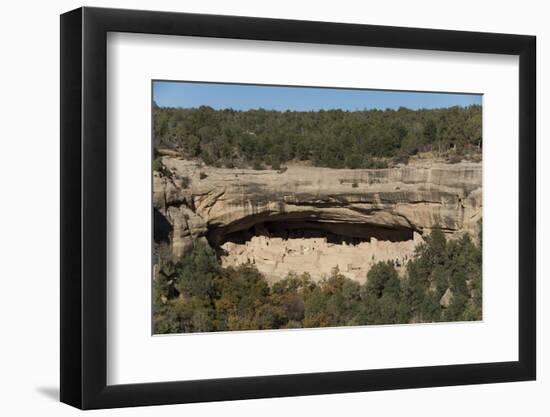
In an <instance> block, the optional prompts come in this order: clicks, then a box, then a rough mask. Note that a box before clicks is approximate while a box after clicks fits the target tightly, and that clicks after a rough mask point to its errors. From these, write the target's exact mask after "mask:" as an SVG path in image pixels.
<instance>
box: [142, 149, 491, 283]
mask: <svg viewBox="0 0 550 417" xmlns="http://www.w3.org/2000/svg"><path fill="white" fill-rule="evenodd" d="M163 164H164V166H165V167H166V168H167V169H168V170H169V171H170V172H171V174H170V175H169V176H166V175H161V174H159V173H157V172H155V173H154V176H153V205H154V208H155V225H162V230H160V229H161V227H158V228H157V226H155V229H159V231H157V230H155V239H156V240H157V241H159V240H161V241H162V240H165V241H167V242H169V244H170V245H171V249H172V252H173V254H174V255H175V256H182V255H183V254H184V253H185V252H186V250H187V249H188V248H189V247H190V246H191V245H192V242H193V241H194V240H196V239H201V240H204V241H208V242H209V244H210V245H212V246H213V247H214V248H216V249H217V250H219V251H220V254H221V256H222V262H223V264H224V265H237V264H239V263H243V262H251V263H254V264H256V266H257V267H258V269H259V270H260V271H261V272H263V273H265V274H266V276H267V277H268V279H270V280H276V279H280V278H284V277H285V276H286V274H287V272H289V271H294V272H309V273H310V274H311V275H312V276H313V277H314V278H317V277H320V276H321V275H322V274H328V273H330V270H331V269H332V268H334V267H336V266H337V267H338V269H339V270H340V272H341V273H343V274H344V275H346V276H348V277H350V278H353V279H356V280H359V281H361V280H364V278H365V275H366V272H367V271H368V269H369V265H371V264H372V263H373V262H377V261H381V260H393V261H394V262H396V263H399V264H402V263H404V262H406V259H408V258H410V256H411V255H412V253H413V251H414V247H415V245H416V244H418V243H419V242H421V241H422V239H423V238H422V236H425V235H426V233H429V231H430V230H431V229H432V228H433V227H435V226H438V227H441V228H442V229H443V230H444V231H445V232H446V233H447V234H448V236H450V237H453V236H457V235H460V234H461V233H464V232H469V233H471V234H477V232H478V227H479V223H478V222H479V220H480V219H481V215H482V194H481V183H482V168H481V164H479V163H466V162H463V163H458V164H442V163H433V162H427V161H426V162H423V163H416V164H414V165H409V166H400V167H397V168H389V169H378V170H373V169H357V170H351V169H330V168H318V167H307V166H288V168H287V169H286V170H285V171H284V172H281V171H282V170H281V171H279V172H277V171H273V170H262V171H257V170H252V169H225V168H214V167H207V166H204V165H203V164H201V163H200V162H198V161H188V160H183V159H178V158H174V157H163ZM161 232H162V233H161Z"/></svg>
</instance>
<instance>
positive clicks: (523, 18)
mask: <svg viewBox="0 0 550 417" xmlns="http://www.w3.org/2000/svg"><path fill="white" fill-rule="evenodd" d="M81 5H82V3H80V2H77V1H71V0H59V1H57V2H55V3H50V2H39V1H27V2H23V1H20V2H17V3H16V2H15V1H12V2H8V3H6V4H4V5H3V8H2V19H1V23H0V31H1V36H0V42H1V51H2V55H1V56H2V61H1V64H0V73H1V78H0V79H1V80H2V82H3V84H2V89H1V90H0V91H1V93H0V94H1V99H0V115H1V116H0V120H1V121H2V130H1V132H2V133H1V140H2V151H1V152H0V184H2V187H1V191H2V199H1V201H2V203H3V204H1V205H0V211H1V212H0V231H1V232H0V233H1V237H2V239H1V241H0V245H1V248H0V249H1V250H0V254H1V255H0V260H1V265H2V274H1V282H2V287H1V291H0V325H1V329H2V336H1V339H2V342H1V343H0V393H1V394H0V398H1V400H0V411H1V414H3V415H33V414H32V413H40V414H41V415H59V416H65V415H75V414H76V413H77V411H76V410H75V409H72V408H70V407H68V406H65V405H62V404H60V403H58V402H57V401H58V400H57V396H58V392H59V388H58V387H59V385H58V379H59V370H58V369H59V360H58V356H59V353H58V351H59V342H58V340H59V324H58V311H59V249H58V248H59V17H58V15H59V14H60V13H62V12H64V11H67V10H70V9H73V8H76V7H79V6H81ZM86 5H89V6H103V7H124V8H139V9H158V10H169V11H182V12H183V11H187V12H198V13H217V14H238V15H249V16H265V17H280V18H292V19H309V20H326V21H341V22H353V23H371V24H380V25H395V26H417V27H431V28H441V29H461V30H475V31H493V32H509V33H522V34H534V35H537V37H538V75H539V78H538V89H537V93H538V119H539V125H538V138H539V156H538V162H539V168H538V171H539V182H538V184H539V185H538V193H539V198H538V200H539V201H538V209H539V223H538V235H539V247H538V257H539V260H540V261H539V265H538V266H539V273H538V276H539V285H538V300H539V302H538V316H539V323H538V331H539V333H538V334H539V339H538V349H539V366H538V374H539V377H538V381H537V382H528V383H508V384H496V385H482V386H467V387H452V388H432V389H422V390H402V391H388V392H377V393H359V394H345V395H325V396H314V397H301V398H286V399H270V400H254V401H237V402H231V403H210V404H193V405H180V406H166V407H145V408H139V409H122V410H114V411H113V410H110V411H100V412H97V413H94V414H98V415H115V413H116V415H129V416H130V415H131V416H135V415H138V416H149V415H155V416H159V415H181V414H182V413H187V414H192V415H198V416H211V415H222V414H223V415H224V416H237V415H238V416H248V415H250V416H252V415H254V416H257V415H262V416H280V415H310V414H314V413H315V414H316V415H318V416H334V415H335V414H336V415H337V414H342V413H343V412H346V413H350V414H365V413H366V412H369V413H371V414H372V415H379V414H383V415H399V414H406V415H408V416H416V415H422V416H423V417H427V416H440V415H445V416H449V417H450V416H464V415H483V414H487V415H499V416H517V415H520V414H524V415H530V416H542V415H548V413H549V412H550V404H549V402H548V399H547V395H544V394H547V393H548V392H549V391H550V361H549V360H548V358H547V354H546V352H548V351H549V344H550V326H548V324H547V320H546V318H547V317H549V316H550V307H549V306H550V304H549V303H544V302H543V300H545V299H546V298H547V297H550V285H549V283H548V280H547V278H548V276H549V274H550V266H549V264H548V263H547V262H545V261H544V260H545V258H546V256H547V255H546V254H547V253H548V251H549V250H550V221H549V220H548V218H547V217H543V216H541V215H540V213H543V212H544V211H547V210H549V209H550V201H549V199H550V193H549V192H548V190H547V189H546V190H544V185H545V184H546V183H547V181H548V180H550V166H549V165H548V164H546V166H542V161H543V160H545V159H546V158H547V157H550V147H549V145H548V144H547V143H543V140H542V138H543V137H545V136H546V135H548V134H549V129H550V127H549V126H550V124H549V123H548V121H547V120H543V117H542V116H543V114H544V111H545V110H546V108H547V107H548V106H547V104H548V100H549V97H550V91H549V89H550V87H549V85H550V83H549V82H548V81H547V80H545V79H544V75H543V73H544V72H545V71H546V73H549V71H548V67H549V65H548V63H549V59H550V48H549V47H548V43H549V42H550V26H548V24H547V19H546V18H545V17H546V16H547V15H548V11H546V10H544V6H545V4H544V2H541V1H536V0H523V1H521V2H518V1H514V2H510V1H503V0H501V1H498V2H496V1H491V2H489V1H487V2H479V1H476V0H462V1H460V2H447V3H446V2H442V1H421V0H416V1H407V0H393V1H391V2H381V1H378V2H371V4H369V3H367V2H353V1H348V0H340V1H338V2H334V1H331V2H321V1H319V0H317V1H311V2H310V1H305V0H302V1H299V0H278V1H276V2H275V1H272V2H268V3H267V2H259V1H254V0H232V1H231V2H227V1H223V0H202V1H200V2H199V1H193V2H191V1H189V2H181V1H175V0H156V1H151V0H150V1H145V0H124V1H118V2H115V1H94V0H88V1H87V2H86ZM545 157H546V158H545Z"/></svg>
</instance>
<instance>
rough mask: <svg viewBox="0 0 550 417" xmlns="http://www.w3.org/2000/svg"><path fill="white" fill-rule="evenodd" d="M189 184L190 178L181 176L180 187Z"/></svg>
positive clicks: (185, 186)
mask: <svg viewBox="0 0 550 417" xmlns="http://www.w3.org/2000/svg"><path fill="white" fill-rule="evenodd" d="M190 184H191V180H190V179H189V177H181V179H180V185H181V188H189V185H190Z"/></svg>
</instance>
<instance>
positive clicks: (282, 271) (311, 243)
mask: <svg viewBox="0 0 550 417" xmlns="http://www.w3.org/2000/svg"><path fill="white" fill-rule="evenodd" d="M420 242H422V237H421V235H420V234H419V233H418V232H416V231H414V230H412V229H408V228H404V227H399V228H388V227H380V226H375V225H369V224H364V223H362V224H353V223H334V222H322V221H307V220H295V219H293V220H285V221H268V222H262V223H258V224H255V225H253V226H251V227H249V228H246V229H244V230H238V231H234V232H232V233H228V234H226V235H224V236H223V237H221V238H220V245H219V248H220V255H221V260H222V265H223V266H226V267H227V266H237V265H240V264H245V263H251V264H253V265H255V266H256V267H257V268H258V270H259V271H260V272H262V273H263V274H264V275H265V277H266V278H267V279H268V280H269V281H271V282H273V281H276V280H279V279H282V278H284V277H285V276H286V275H287V274H288V273H289V272H295V273H298V274H301V273H304V272H307V273H309V274H310V275H311V277H312V278H313V279H314V280H319V279H321V278H322V277H323V276H327V275H329V274H330V273H331V271H332V270H333V268H338V270H339V272H340V273H341V274H343V275H344V276H346V277H348V278H351V279H354V280H356V281H359V282H364V281H365V280H366V276H367V273H368V271H369V269H370V267H371V266H372V265H373V264H375V263H376V262H379V261H393V262H394V263H395V265H396V267H397V268H398V270H401V271H402V270H403V269H404V267H405V265H406V263H407V261H408V260H409V259H410V258H411V256H412V255H413V254H414V249H415V247H416V245H418V243H420Z"/></svg>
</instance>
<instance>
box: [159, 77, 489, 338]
mask: <svg viewBox="0 0 550 417" xmlns="http://www.w3.org/2000/svg"><path fill="white" fill-rule="evenodd" d="M152 99H153V100H152V109H151V111H152V153H153V155H152V171H153V172H152V176H153V215H152V217H153V243H152V246H153V258H152V259H153V262H152V263H153V268H152V328H153V334H169V333H194V332H215V331H235V330H239V331H242V330H271V329H299V328H318V327H339V326H368V325H389V324H416V323H435V322H464V321H479V320H482V250H481V244H482V242H481V239H482V95H480V94H471V93H470V94H464V93H441V92H413V91H393V90H368V89H348V88H327V87H297V86H274V85H273V86H272V85H252V84H226V83H207V82H187V81H164V80H154V81H153V82H152Z"/></svg>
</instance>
